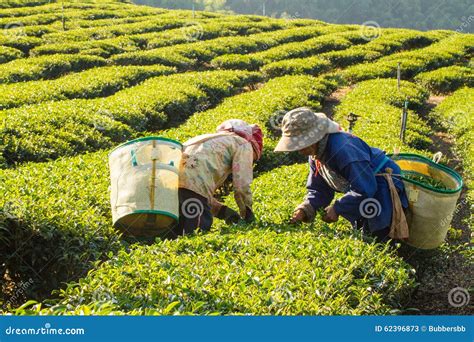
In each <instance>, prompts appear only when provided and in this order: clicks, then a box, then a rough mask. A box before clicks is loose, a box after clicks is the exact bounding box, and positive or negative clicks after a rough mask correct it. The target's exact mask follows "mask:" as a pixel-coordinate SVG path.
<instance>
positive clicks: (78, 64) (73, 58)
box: [0, 55, 107, 84]
mask: <svg viewBox="0 0 474 342" xmlns="http://www.w3.org/2000/svg"><path fill="white" fill-rule="evenodd" d="M106 63H107V62H106V60H105V59H103V58H101V57H96V56H87V55H53V56H41V57H32V58H22V59H17V60H13V61H11V62H8V63H4V64H0V84H2V83H14V82H24V81H33V80H38V79H48V78H55V77H58V76H61V75H63V74H65V73H68V72H73V71H81V70H85V69H90V68H93V67H97V66H104V65H106Z"/></svg>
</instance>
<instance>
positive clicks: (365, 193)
mask: <svg viewBox="0 0 474 342" xmlns="http://www.w3.org/2000/svg"><path fill="white" fill-rule="evenodd" d="M309 163H310V174H309V177H308V183H307V189H308V196H307V200H308V201H309V203H310V204H311V206H312V207H313V208H314V210H319V209H320V208H325V207H327V206H328V205H329V204H330V203H331V202H332V200H333V199H334V194H335V190H334V189H332V188H331V187H330V186H329V185H328V184H327V182H326V181H325V180H324V178H323V177H322V176H321V174H320V173H319V172H318V170H317V165H316V163H315V161H314V160H313V159H312V158H310V159H309ZM321 163H323V164H325V165H327V166H328V167H330V168H331V169H332V170H333V171H334V172H335V173H337V174H338V175H340V176H342V177H343V178H344V179H346V180H347V181H349V184H350V187H349V191H348V192H346V193H345V194H344V196H343V197H342V198H340V199H338V200H337V201H336V202H335V204H334V209H335V211H336V213H337V214H338V215H340V216H342V217H344V218H345V219H347V220H349V221H350V222H351V223H352V224H355V222H356V220H360V219H367V223H368V227H369V229H370V230H371V231H377V230H381V229H384V228H387V227H389V226H390V224H391V220H392V199H391V196H390V189H389V187H388V183H387V181H386V180H385V179H384V178H383V177H382V176H377V177H376V176H375V172H374V171H375V170H376V169H377V168H379V169H380V171H379V172H378V173H381V172H383V171H384V170H385V168H387V167H389V168H391V169H392V170H393V174H400V167H399V166H398V165H397V164H396V163H395V162H394V161H392V160H391V159H389V158H387V157H386V155H385V152H384V151H382V150H380V149H378V148H374V147H370V146H369V145H367V144H366V143H365V142H364V141H363V140H362V139H360V138H358V137H356V136H354V135H352V134H350V133H346V132H341V133H334V134H330V135H329V138H328V142H327V146H326V149H325V150H324V154H323V156H322V157H321ZM392 178H393V182H394V184H395V187H396V188H397V191H398V194H399V196H400V200H401V202H402V206H403V207H404V208H407V207H408V201H407V197H406V193H405V188H404V185H403V182H402V181H401V180H400V178H399V177H397V176H393V177H392ZM366 199H368V200H366ZM364 200H366V201H365V202H363V201H364ZM374 200H375V201H374ZM368 202H372V203H375V204H376V206H377V207H378V208H377V207H375V208H374V207H372V209H375V210H376V212H375V213H376V215H374V213H373V212H371V213H370V214H369V215H368V214H367V213H362V212H361V210H364V209H363V207H364V204H366V203H368ZM361 204H362V205H361ZM372 216H373V217H372Z"/></svg>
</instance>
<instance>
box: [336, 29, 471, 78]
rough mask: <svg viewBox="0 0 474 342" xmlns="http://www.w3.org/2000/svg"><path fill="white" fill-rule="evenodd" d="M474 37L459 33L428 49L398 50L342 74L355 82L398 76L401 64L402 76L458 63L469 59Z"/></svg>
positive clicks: (409, 76) (412, 75) (406, 76)
mask: <svg viewBox="0 0 474 342" xmlns="http://www.w3.org/2000/svg"><path fill="white" fill-rule="evenodd" d="M473 46H474V38H473V36H472V35H469V34H455V35H452V36H449V37H447V38H445V39H442V40H441V41H439V42H437V43H435V44H433V45H430V46H428V47H426V48H423V49H419V50H413V51H406V52H400V53H396V54H393V55H390V56H386V57H383V58H381V59H379V60H378V61H377V62H375V63H367V64H361V65H356V66H353V67H350V68H348V69H346V70H345V71H344V72H343V73H342V74H343V76H344V77H345V78H346V79H347V80H348V81H349V82H351V83H355V82H359V81H362V80H367V79H372V78H380V77H396V71H397V66H398V63H400V64H401V70H402V77H403V78H404V79H407V78H412V77H414V76H415V75H417V74H418V73H421V72H424V71H427V70H431V69H436V68H439V67H442V66H447V65H451V64H454V63H456V62H459V61H463V60H464V59H466V58H467V57H468V56H469V55H470V54H471V53H472V50H473V48H472V47H473Z"/></svg>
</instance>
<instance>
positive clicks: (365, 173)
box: [334, 161, 380, 222]
mask: <svg viewBox="0 0 474 342" xmlns="http://www.w3.org/2000/svg"><path fill="white" fill-rule="evenodd" d="M341 171H342V176H343V177H344V178H345V179H347V180H348V181H349V183H350V191H348V192H347V193H346V194H345V195H344V196H343V197H341V198H340V199H339V200H337V201H336V203H335V204H334V209H335V211H336V213H337V214H338V215H341V216H342V217H344V218H345V219H347V220H349V221H350V222H354V221H355V220H357V219H359V218H360V217H361V216H363V215H362V214H363V212H364V211H365V210H367V209H369V210H370V208H360V207H361V203H362V201H363V200H365V199H367V198H373V197H374V195H375V192H376V191H377V180H376V179H375V175H374V174H373V171H372V168H371V167H370V163H369V162H368V161H357V162H352V163H349V164H347V165H346V166H345V167H344V168H343V169H342V170H341ZM367 203H368V202H367ZM374 204H375V206H377V202H376V200H375V199H373V200H372V205H374ZM368 205H370V204H369V203H368ZM378 205H380V204H378Z"/></svg>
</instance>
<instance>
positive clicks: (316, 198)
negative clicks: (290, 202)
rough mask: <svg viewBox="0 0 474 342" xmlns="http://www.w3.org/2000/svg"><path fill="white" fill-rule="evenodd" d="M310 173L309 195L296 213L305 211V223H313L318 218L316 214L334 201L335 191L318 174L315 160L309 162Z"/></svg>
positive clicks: (307, 186) (307, 185)
mask: <svg viewBox="0 0 474 342" xmlns="http://www.w3.org/2000/svg"><path fill="white" fill-rule="evenodd" d="M309 168H310V172H309V175H308V181H307V183H306V188H307V189H308V193H307V195H306V197H305V200H304V201H303V203H301V204H300V205H299V206H298V207H296V209H295V212H296V211H298V210H303V212H304V214H305V218H304V220H303V221H304V222H311V221H313V220H314V217H315V216H316V212H317V211H318V210H319V209H321V208H325V207H327V206H328V205H329V204H330V203H331V202H332V200H333V199H334V190H333V189H332V188H331V187H330V186H329V185H328V184H327V183H326V181H325V180H324V178H323V177H322V176H321V175H320V174H319V172H317V168H316V165H315V163H314V161H313V160H311V159H310V162H309Z"/></svg>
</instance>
